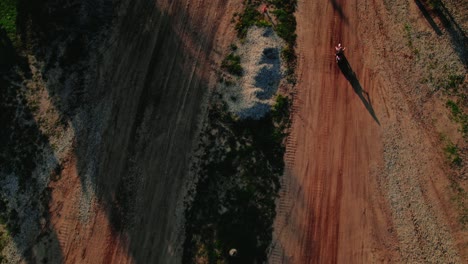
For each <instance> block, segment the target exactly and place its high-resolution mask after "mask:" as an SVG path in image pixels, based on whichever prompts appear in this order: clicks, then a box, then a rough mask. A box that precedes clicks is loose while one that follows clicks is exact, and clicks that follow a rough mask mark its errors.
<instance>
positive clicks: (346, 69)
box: [338, 54, 380, 125]
mask: <svg viewBox="0 0 468 264" xmlns="http://www.w3.org/2000/svg"><path fill="white" fill-rule="evenodd" d="M338 67H339V68H340V70H341V72H342V73H343V75H344V76H345V77H346V79H347V80H348V81H349V83H350V84H351V86H352V87H353V90H354V92H355V93H356V94H357V95H358V96H359V98H360V99H361V101H362V103H363V104H364V106H365V107H366V109H367V111H368V112H369V114H371V116H372V118H374V120H375V122H377V124H379V125H380V122H379V119H377V116H376V115H375V111H374V108H373V107H372V104H371V100H370V97H369V93H367V92H366V91H365V90H364V89H362V86H361V84H360V83H359V80H358V79H357V77H356V73H354V71H353V69H352V68H351V65H350V64H349V62H348V60H347V59H346V56H345V55H344V54H342V55H341V59H340V61H339V62H338ZM364 95H365V96H364Z"/></svg>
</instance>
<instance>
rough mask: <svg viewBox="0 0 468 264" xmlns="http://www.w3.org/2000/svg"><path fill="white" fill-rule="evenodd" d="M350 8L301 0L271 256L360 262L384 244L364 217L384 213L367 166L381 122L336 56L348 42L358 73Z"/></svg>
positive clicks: (281, 260) (295, 260) (372, 218)
mask: <svg viewBox="0 0 468 264" xmlns="http://www.w3.org/2000/svg"><path fill="white" fill-rule="evenodd" d="M356 10H357V9H356V2H354V1H353V2H350V3H348V2H347V3H346V5H345V3H344V1H336V0H330V1H320V2H310V1H302V2H299V6H298V13H297V20H298V32H297V33H298V52H299V53H302V54H299V57H300V58H301V60H300V62H299V65H298V72H299V73H300V78H299V81H298V85H297V95H296V97H297V98H299V101H296V100H295V101H294V105H296V104H299V105H300V107H297V109H298V110H297V111H296V110H295V111H294V114H293V115H294V116H293V122H292V125H291V137H292V139H291V140H292V141H294V142H295V144H294V148H292V149H291V148H290V146H289V145H287V152H286V162H287V166H286V173H285V176H284V179H283V188H284V189H283V190H282V193H281V196H280V199H279V202H278V204H279V206H278V209H279V210H278V217H277V221H276V222H275V233H274V242H273V244H272V253H271V256H272V257H271V258H270V263H338V262H347V263H366V262H373V261H375V258H376V256H374V255H373V253H371V248H374V251H375V250H379V249H380V248H382V247H383V246H382V245H378V244H376V242H375V241H374V239H373V235H372V234H373V232H374V231H373V227H372V226H370V225H369V224H368V223H373V222H375V221H377V220H376V219H377V218H378V219H381V218H382V217H381V215H382V214H383V213H382V212H381V210H380V207H379V206H380V204H379V203H378V202H376V203H375V205H373V204H372V203H371V202H370V196H371V194H373V193H375V192H376V189H377V188H376V183H375V180H372V179H370V178H369V177H370V176H369V171H370V168H369V166H370V159H371V158H373V155H374V154H375V153H378V152H379V149H378V148H376V147H377V146H378V144H376V141H377V140H378V135H379V128H378V125H377V123H376V122H375V120H374V119H373V118H372V117H371V115H370V114H369V112H368V111H367V109H366V107H365V104H363V103H364V102H362V101H361V100H362V99H361V98H362V97H361V96H358V94H357V93H358V92H359V93H362V92H361V91H357V90H355V89H357V87H352V86H351V84H350V82H348V80H347V79H346V78H345V76H344V75H343V74H342V72H341V70H340V69H339V67H337V65H336V62H335V58H334V46H335V45H336V44H337V43H338V42H342V43H343V44H344V45H345V46H349V47H348V50H347V52H346V53H347V54H348V52H350V58H348V60H349V62H350V65H351V67H355V69H356V70H358V72H357V73H356V74H355V78H357V80H358V79H359V78H358V77H359V76H360V75H359V73H360V70H361V68H363V65H362V62H361V61H360V60H359V61H357V59H359V58H360V56H361V54H359V52H362V49H358V50H357V49H356V48H354V47H358V46H359V39H358V37H357V36H356V35H355V32H354V30H353V28H352V27H351V26H350V25H353V23H357V21H356V19H357V17H358V14H357V11H356ZM350 49H351V51H350ZM351 70H354V68H352V69H351ZM363 72H364V73H365V72H367V71H366V70H364V71H363ZM357 82H358V81H357ZM365 84H366V85H367V84H368V85H369V86H372V85H374V84H373V82H366V83H365ZM354 85H356V84H354ZM370 88H371V87H368V89H370ZM359 95H360V94H359ZM296 97H295V99H296ZM360 99H361V100H360ZM288 142H289V139H288ZM369 211H371V212H375V215H372V214H368V213H367V214H366V212H369ZM383 218H384V219H385V217H383ZM276 230H277V231H276Z"/></svg>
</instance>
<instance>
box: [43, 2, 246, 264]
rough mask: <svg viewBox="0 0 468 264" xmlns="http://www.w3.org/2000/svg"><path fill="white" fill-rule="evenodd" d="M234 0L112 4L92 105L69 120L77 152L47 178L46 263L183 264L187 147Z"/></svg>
mask: <svg viewBox="0 0 468 264" xmlns="http://www.w3.org/2000/svg"><path fill="white" fill-rule="evenodd" d="M238 2H239V1H215V2H213V1H156V2H154V1H141V2H138V3H133V2H131V1H121V2H120V3H119V4H116V6H115V10H114V13H115V14H114V15H115V16H116V17H115V21H113V26H112V27H111V30H112V33H111V34H110V36H109V37H108V39H107V40H106V41H105V43H103V45H102V46H101V47H100V48H99V50H98V51H97V52H98V53H99V55H98V57H99V59H98V63H96V65H92V66H91V67H95V69H93V70H92V72H94V74H95V75H94V76H93V75H92V74H91V77H90V78H95V79H91V81H90V83H89V86H87V87H85V89H86V93H87V99H88V101H87V106H86V107H84V109H85V111H83V112H82V113H80V114H79V115H77V116H74V117H72V120H71V122H72V124H73V128H74V130H75V131H76V138H75V144H74V148H73V149H70V156H71V157H70V158H69V160H68V161H64V164H63V165H64V170H63V175H62V177H61V179H59V180H58V181H57V182H52V183H51V184H50V187H51V188H52V189H51V201H50V204H49V207H50V214H51V219H50V225H51V228H53V230H55V233H56V234H57V239H58V242H59V245H60V247H59V249H56V250H55V251H54V252H48V253H46V254H45V255H46V256H49V260H51V261H53V260H56V261H58V262H59V261H60V262H65V263H179V262H180V261H181V257H182V253H181V252H182V251H181V246H182V242H183V229H182V227H183V210H184V207H183V199H184V196H185V192H184V189H185V186H186V185H187V181H188V172H189V158H190V153H191V150H192V146H193V144H194V143H195V142H196V138H197V133H198V129H199V124H200V122H201V121H202V117H203V116H204V114H203V113H204V111H205V109H206V99H207V95H208V93H207V92H208V88H209V87H210V83H211V82H212V80H213V78H214V77H213V75H212V73H213V71H212V70H213V68H212V67H213V66H214V65H217V63H219V62H220V60H221V56H224V54H223V51H224V49H226V48H227V46H228V44H229V43H230V41H231V37H234V29H232V26H231V24H230V20H231V18H232V17H233V12H235V11H236V10H237V8H236V6H237V4H238ZM206 14H210V16H206ZM38 247H40V246H38ZM39 251H40V250H38V252H37V256H38V257H37V259H42V255H44V254H42V253H41V252H39ZM39 256H41V258H39Z"/></svg>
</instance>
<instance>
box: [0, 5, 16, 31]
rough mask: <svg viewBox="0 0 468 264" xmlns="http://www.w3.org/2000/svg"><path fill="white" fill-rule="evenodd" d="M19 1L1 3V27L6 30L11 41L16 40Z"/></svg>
mask: <svg viewBox="0 0 468 264" xmlns="http://www.w3.org/2000/svg"><path fill="white" fill-rule="evenodd" d="M16 4H17V0H1V1H0V25H1V26H3V28H5V30H6V31H7V33H8V36H9V37H10V39H12V40H13V39H14V38H16V15H17V11H16Z"/></svg>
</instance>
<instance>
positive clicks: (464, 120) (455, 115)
mask: <svg viewBox="0 0 468 264" xmlns="http://www.w3.org/2000/svg"><path fill="white" fill-rule="evenodd" d="M445 106H447V108H448V109H449V110H450V112H451V114H452V119H453V120H454V121H455V122H457V123H459V124H460V125H461V133H462V134H463V137H467V136H468V115H467V114H465V113H464V112H463V110H462V109H461V108H460V107H459V106H458V104H457V103H456V102H454V101H452V100H448V101H447V103H445Z"/></svg>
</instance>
